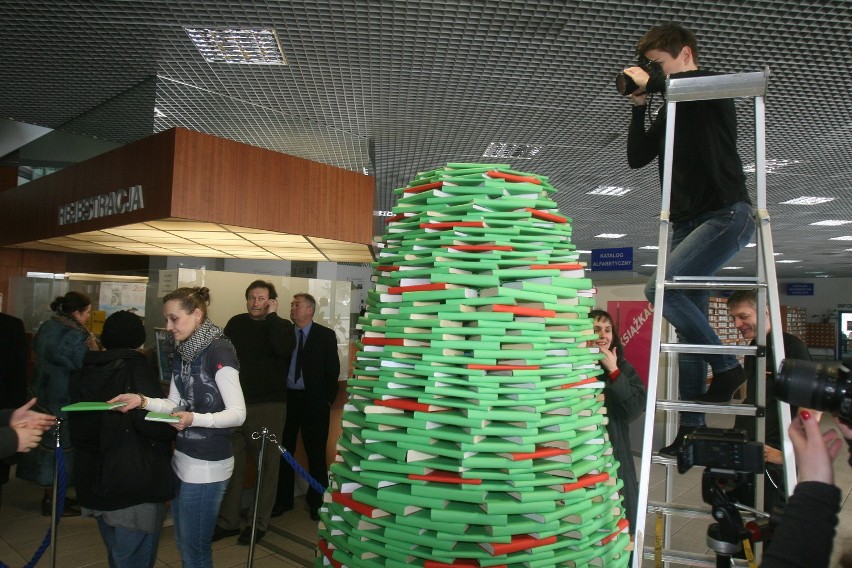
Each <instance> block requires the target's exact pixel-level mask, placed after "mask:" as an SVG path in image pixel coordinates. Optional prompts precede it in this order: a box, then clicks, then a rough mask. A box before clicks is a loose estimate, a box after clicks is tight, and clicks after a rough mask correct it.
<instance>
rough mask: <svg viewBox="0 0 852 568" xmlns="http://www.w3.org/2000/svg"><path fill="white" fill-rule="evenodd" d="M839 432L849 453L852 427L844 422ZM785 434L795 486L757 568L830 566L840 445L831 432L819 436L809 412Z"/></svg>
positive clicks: (841, 442)
mask: <svg viewBox="0 0 852 568" xmlns="http://www.w3.org/2000/svg"><path fill="white" fill-rule="evenodd" d="M837 427H838V429H839V430H840V432H841V434H843V437H845V438H846V441H847V443H848V444H849V446H850V452H852V427H850V426H849V424H847V423H845V422H843V421H842V420H838V421H837ZM788 432H789V434H790V440H791V441H792V442H793V451H794V452H795V454H796V465H797V466H798V469H799V483H798V485H796V489H795V491H794V492H793V495H792V496H791V497H790V500H789V501H788V502H787V506H786V507H785V508H784V518H783V520H782V521H781V524H780V525H779V526H778V528H777V530H776V531H775V538H774V539H773V540H772V544H770V545H769V548H767V550H766V552H765V553H764V555H763V563H762V564H761V566H762V568H791V567H800V568H819V567H821V566H828V564H829V561H830V559H831V548H832V541H833V540H834V532H835V528H836V527H837V513H838V512H839V511H840V497H841V495H840V489H839V488H838V487H837V486H835V485H834V468H833V464H832V462H833V461H834V459H835V458H836V457H837V455H838V454H839V453H840V450H841V448H842V445H843V441H842V440H841V439H840V437H839V436H838V435H837V431H835V430H833V429H832V430H829V431H827V432H826V433H825V434H823V433H822V432H821V430H820V427H819V422H817V420H816V419H815V418H814V417H813V416H811V413H810V412H808V411H807V410H804V411H802V412H801V414H800V415H799V417H797V418H796V419H795V420H793V422H792V424H790V428H789V430H788ZM849 465H852V456H850V459H849Z"/></svg>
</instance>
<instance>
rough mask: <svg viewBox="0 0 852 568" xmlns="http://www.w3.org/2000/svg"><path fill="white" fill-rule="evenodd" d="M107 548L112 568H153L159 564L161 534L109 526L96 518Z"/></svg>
mask: <svg viewBox="0 0 852 568" xmlns="http://www.w3.org/2000/svg"><path fill="white" fill-rule="evenodd" d="M96 519H97V521H98V529H99V530H100V531H101V537H102V538H103V539H104V544H105V545H106V548H107V554H108V556H109V567H110V568H153V567H154V564H156V562H157V547H158V546H159V544H160V532H159V531H157V532H153V533H146V532H141V531H134V530H131V529H126V528H124V527H114V526H111V525H108V524H107V522H106V521H105V520H104V518H103V516H101V515H98V516H97V517H96Z"/></svg>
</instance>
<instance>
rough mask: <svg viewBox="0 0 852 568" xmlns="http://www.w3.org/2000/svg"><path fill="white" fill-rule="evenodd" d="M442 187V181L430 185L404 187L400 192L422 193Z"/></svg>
mask: <svg viewBox="0 0 852 568" xmlns="http://www.w3.org/2000/svg"><path fill="white" fill-rule="evenodd" d="M442 185H444V182H442V181H433V182H432V183H424V184H423V185H415V186H414V187H406V188H405V189H403V190H402V192H403V193H422V192H424V191H429V190H430V189H437V188H439V187H441V186H442Z"/></svg>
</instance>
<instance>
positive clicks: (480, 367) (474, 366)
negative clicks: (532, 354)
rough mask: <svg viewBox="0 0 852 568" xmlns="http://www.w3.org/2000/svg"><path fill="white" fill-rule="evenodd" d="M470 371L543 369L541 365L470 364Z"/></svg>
mask: <svg viewBox="0 0 852 568" xmlns="http://www.w3.org/2000/svg"><path fill="white" fill-rule="evenodd" d="M467 368H468V369H474V370H477V371H535V370H537V369H541V366H540V365H479V364H473V363H472V364H470V365H468V366H467Z"/></svg>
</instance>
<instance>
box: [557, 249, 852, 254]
mask: <svg viewBox="0 0 852 568" xmlns="http://www.w3.org/2000/svg"><path fill="white" fill-rule="evenodd" d="M850 250H852V249H850ZM574 252H576V253H577V254H592V251H590V250H577V251H574Z"/></svg>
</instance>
